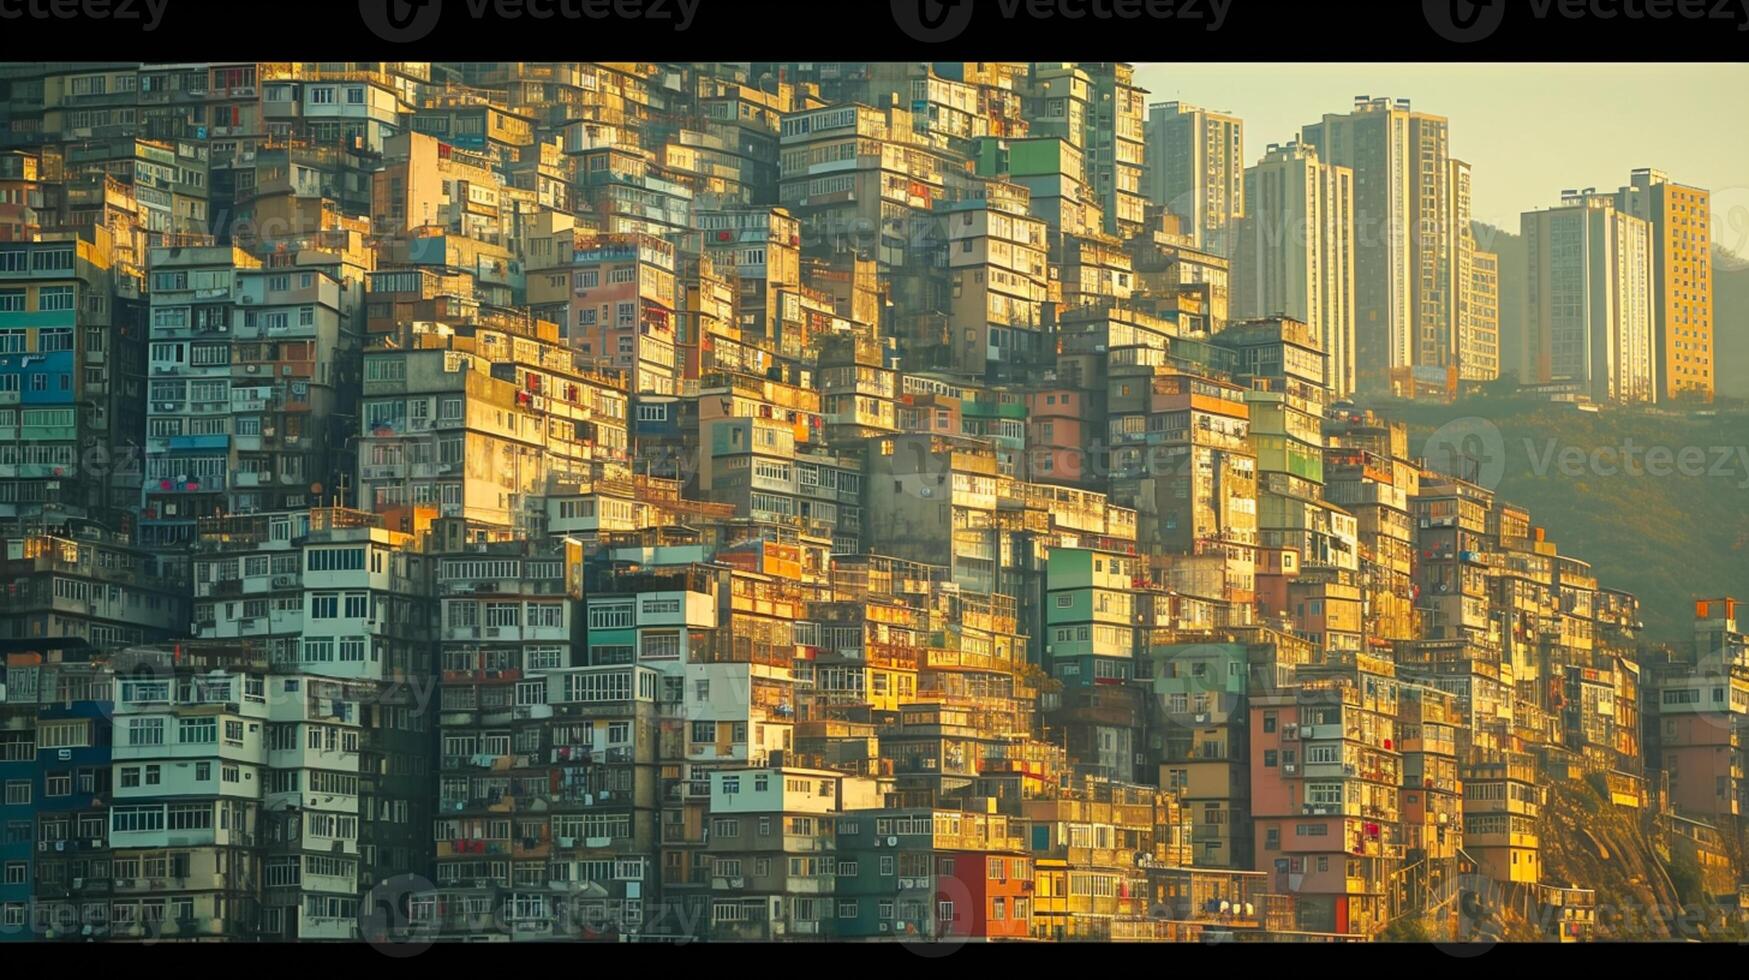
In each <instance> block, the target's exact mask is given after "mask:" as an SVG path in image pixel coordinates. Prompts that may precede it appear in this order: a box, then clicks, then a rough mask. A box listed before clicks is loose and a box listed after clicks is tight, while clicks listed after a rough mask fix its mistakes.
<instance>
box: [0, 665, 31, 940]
mask: <svg viewBox="0 0 1749 980" xmlns="http://www.w3.org/2000/svg"><path fill="white" fill-rule="evenodd" d="M21 673H22V672H21V671H16V670H14V669H12V668H8V667H0V790H3V791H4V795H3V796H0V942H16V941H20V940H28V939H30V938H31V935H30V929H29V923H30V902H31V882H32V880H33V879H34V875H35V870H36V869H35V859H36V780H37V775H36V718H35V710H34V705H33V704H17V703H14V701H13V700H12V698H13V697H17V698H20V699H22V698H23V697H24V696H25V692H26V684H25V682H24V680H23V678H22V677H21V676H20V674H21ZM32 679H33V680H34V677H33V678H32ZM9 681H10V683H8V682H9ZM31 700H32V701H34V696H32V698H31Z"/></svg>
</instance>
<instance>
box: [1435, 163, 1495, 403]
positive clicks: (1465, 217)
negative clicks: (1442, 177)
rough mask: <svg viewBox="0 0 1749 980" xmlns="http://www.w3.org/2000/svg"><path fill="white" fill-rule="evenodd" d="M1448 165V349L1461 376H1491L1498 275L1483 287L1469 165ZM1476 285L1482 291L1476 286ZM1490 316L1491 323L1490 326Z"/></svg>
mask: <svg viewBox="0 0 1749 980" xmlns="http://www.w3.org/2000/svg"><path fill="white" fill-rule="evenodd" d="M1450 168H1451V193H1450V195H1449V196H1448V198H1447V214H1446V222H1445V227H1446V229H1447V230H1448V234H1450V236H1451V243H1452V251H1451V257H1452V258H1451V288H1450V291H1449V292H1448V294H1447V301H1448V304H1449V309H1450V312H1449V313H1448V322H1449V323H1450V324H1451V325H1452V330H1453V331H1454V336H1453V338H1452V343H1453V349H1452V354H1453V357H1454V360H1455V363H1456V364H1457V368H1458V376H1459V377H1460V378H1462V379H1463V380H1465V381H1492V380H1494V379H1495V378H1496V377H1498V376H1499V374H1500V367H1499V358H1498V356H1497V355H1494V354H1492V353H1491V352H1492V351H1493V349H1494V347H1495V345H1496V344H1497V342H1498V335H1499V326H1498V324H1499V319H1500V310H1499V305H1498V302H1499V300H1498V297H1499V288H1500V287H1499V280H1498V278H1496V279H1495V280H1494V281H1493V283H1492V288H1488V286H1489V283H1487V282H1485V281H1480V280H1479V279H1478V275H1477V272H1476V261H1477V253H1476V236H1475V233H1474V232H1473V231H1472V229H1471V226H1470V215H1471V208H1470V201H1471V177H1470V173H1471V171H1470V165H1469V164H1468V163H1466V162H1464V161H1462V160H1452V161H1451V163H1450ZM1478 288H1481V289H1483V290H1484V291H1483V292H1478ZM1490 304H1492V305H1490ZM1490 322H1491V323H1493V324H1494V326H1493V327H1492V330H1491V331H1490V328H1489V326H1488V324H1489V323H1490ZM1490 334H1492V335H1490ZM1490 365H1492V369H1491V370H1490Z"/></svg>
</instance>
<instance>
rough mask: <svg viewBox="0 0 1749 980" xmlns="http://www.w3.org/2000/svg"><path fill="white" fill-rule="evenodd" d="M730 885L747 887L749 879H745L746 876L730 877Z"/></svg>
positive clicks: (732, 886)
mask: <svg viewBox="0 0 1749 980" xmlns="http://www.w3.org/2000/svg"><path fill="white" fill-rule="evenodd" d="M729 887H730V888H745V887H747V879H745V878H730V879H729Z"/></svg>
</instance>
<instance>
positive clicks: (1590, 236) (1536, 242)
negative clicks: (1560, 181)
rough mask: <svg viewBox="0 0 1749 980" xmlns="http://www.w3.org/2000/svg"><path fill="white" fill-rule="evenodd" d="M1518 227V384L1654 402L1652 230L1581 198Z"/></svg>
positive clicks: (1528, 216)
mask: <svg viewBox="0 0 1749 980" xmlns="http://www.w3.org/2000/svg"><path fill="white" fill-rule="evenodd" d="M1520 224H1521V228H1522V232H1521V233H1522V234H1523V236H1524V239H1525V247H1526V254H1527V256H1528V261H1529V268H1528V270H1527V276H1528V278H1527V286H1526V289H1525V310H1524V324H1525V343H1526V345H1527V348H1526V350H1525V351H1524V354H1523V360H1522V365H1523V372H1522V373H1521V375H1520V376H1521V377H1523V378H1524V379H1525V380H1526V381H1529V382H1538V383H1544V384H1547V383H1551V382H1568V383H1570V384H1573V385H1575V386H1576V387H1577V390H1578V391H1579V392H1580V393H1582V394H1584V395H1586V396H1588V397H1589V398H1591V399H1592V400H1593V401H1597V402H1621V403H1627V404H1649V403H1652V402H1655V401H1657V400H1658V392H1657V391H1656V390H1655V389H1654V385H1655V383H1656V371H1655V367H1656V363H1657V361H1656V356H1655V354H1654V351H1653V340H1654V336H1655V335H1654V324H1655V323H1656V320H1655V317H1654V303H1655V298H1654V293H1653V289H1654V272H1655V269H1656V254H1655V252H1654V250H1653V242H1652V232H1651V228H1652V226H1651V223H1650V222H1649V221H1647V220H1646V219H1644V218H1640V217H1637V216H1636V215H1634V214H1632V213H1631V212H1628V211H1623V210H1620V209H1619V208H1617V207H1616V201H1615V198H1614V196H1612V195H1607V194H1599V193H1597V192H1595V191H1593V190H1587V191H1584V192H1577V191H1569V192H1566V193H1564V194H1563V195H1562V198H1561V204H1560V205H1559V206H1558V207H1554V208H1549V209H1547V210H1542V211H1528V212H1525V214H1524V216H1523V219H1522V221H1521V223H1520Z"/></svg>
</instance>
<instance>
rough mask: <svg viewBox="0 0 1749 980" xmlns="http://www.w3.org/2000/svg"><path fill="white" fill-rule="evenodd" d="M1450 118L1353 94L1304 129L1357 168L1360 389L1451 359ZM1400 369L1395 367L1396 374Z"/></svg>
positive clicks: (1327, 158) (1324, 153) (1321, 150)
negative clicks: (1348, 104)
mask: <svg viewBox="0 0 1749 980" xmlns="http://www.w3.org/2000/svg"><path fill="white" fill-rule="evenodd" d="M1449 129H1450V126H1449V123H1448V122H1447V120H1446V119H1445V117H1443V116H1436V115H1432V114H1430V113H1426V112H1418V111H1416V110H1415V109H1414V108H1413V106H1412V104H1411V103H1410V102H1409V100H1408V99H1396V100H1395V101H1393V100H1391V99H1388V98H1371V97H1368V96H1357V97H1356V98H1355V100H1354V107H1353V109H1352V111H1350V112H1348V113H1343V114H1333V113H1330V114H1326V115H1325V116H1324V118H1323V119H1322V120H1321V121H1319V122H1315V123H1311V124H1309V125H1307V126H1305V127H1303V128H1302V129H1301V131H1300V142H1302V143H1306V144H1309V145H1310V146H1311V147H1313V148H1314V149H1315V150H1316V151H1317V154H1318V159H1319V160H1321V161H1323V162H1324V163H1327V164H1333V165H1336V166H1340V167H1348V168H1349V169H1351V170H1352V171H1353V172H1354V227H1355V248H1354V282H1355V298H1354V322H1355V363H1356V365H1357V366H1358V372H1359V373H1358V374H1357V376H1356V379H1355V381H1356V388H1357V389H1358V390H1360V391H1362V392H1368V393H1375V392H1389V391H1392V390H1393V389H1394V388H1400V387H1401V383H1400V380H1398V379H1400V378H1401V377H1402V376H1403V372H1404V371H1405V369H1410V370H1412V369H1413V368H1416V367H1423V368H1436V369H1437V368H1444V367H1447V366H1450V365H1451V364H1452V362H1453V356H1454V344H1455V334H1454V333H1453V329H1454V327H1453V324H1452V323H1451V320H1450V312H1451V310H1450V303H1451V296H1452V289H1453V279H1452V275H1453V257H1454V251H1455V241H1456V238H1455V235H1454V229H1453V227H1452V225H1451V213H1450V212H1451V208H1450V200H1451V164H1450V151H1449V146H1448V139H1449ZM1392 372H1397V374H1392Z"/></svg>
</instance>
